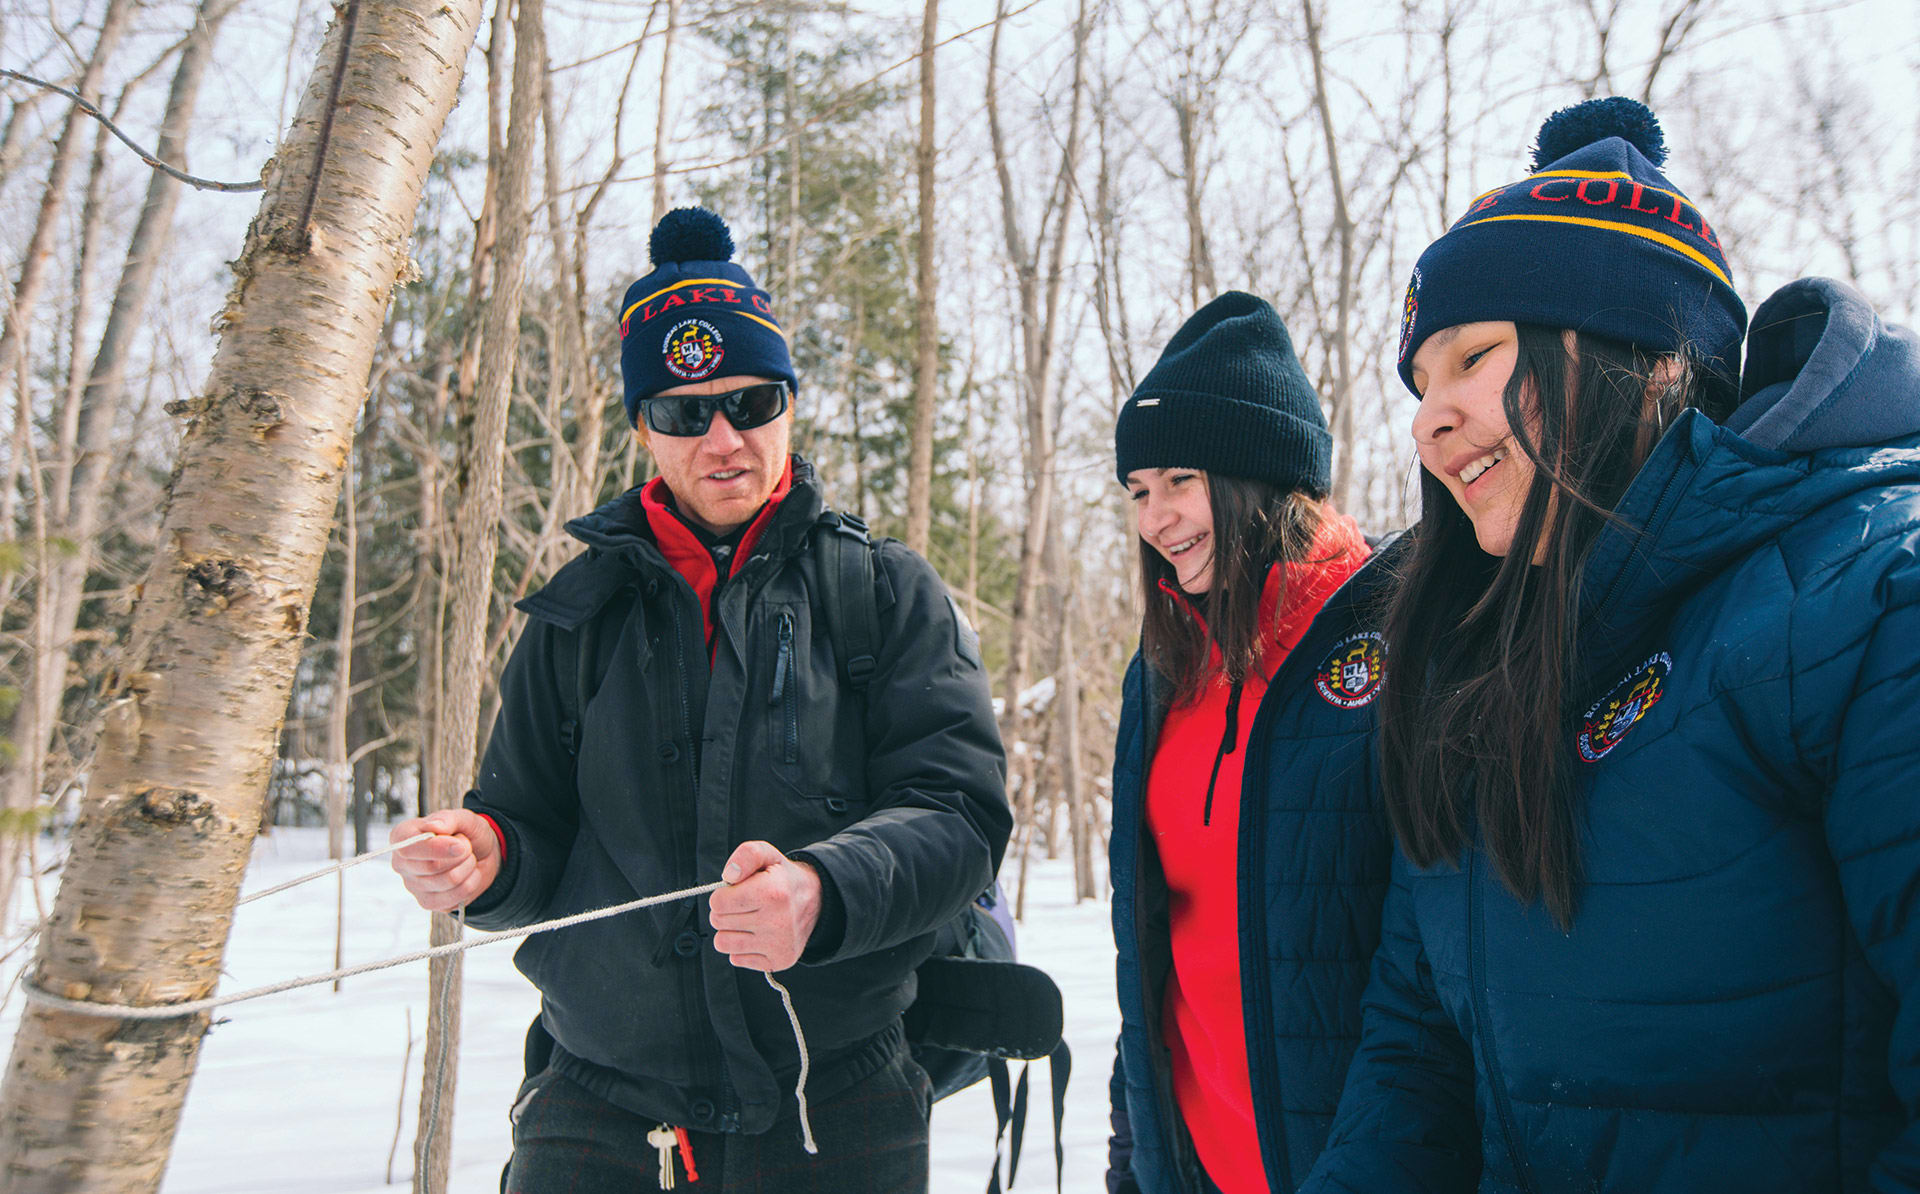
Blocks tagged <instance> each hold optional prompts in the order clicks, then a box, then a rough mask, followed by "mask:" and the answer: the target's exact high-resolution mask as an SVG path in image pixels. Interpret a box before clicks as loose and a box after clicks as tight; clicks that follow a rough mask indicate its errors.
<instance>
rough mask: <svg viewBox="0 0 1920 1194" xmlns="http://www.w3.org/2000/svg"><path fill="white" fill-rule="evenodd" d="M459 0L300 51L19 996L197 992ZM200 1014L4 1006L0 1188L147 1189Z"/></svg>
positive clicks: (361, 384) (385, 5) (248, 839)
mask: <svg viewBox="0 0 1920 1194" xmlns="http://www.w3.org/2000/svg"><path fill="white" fill-rule="evenodd" d="M479 9H480V0H464V2H455V0H360V4H359V7H358V11H357V21H356V23H355V25H354V27H352V28H349V27H348V25H347V23H346V22H345V21H341V22H337V23H336V25H335V27H334V28H333V29H332V30H331V31H330V33H329V35H328V38H327V41H326V43H325V45H324V46H323V49H322V62H323V63H325V64H327V65H326V66H324V67H323V68H322V69H319V70H316V71H315V73H314V77H313V79H312V81H311V82H310V83H309V85H308V87H307V90H306V94H305V97H304V98H303V99H302V101H301V104H300V108H299V111H298V113H297V115H296V116H295V119H294V124H293V127H292V129H291V130H290V132H289V135H288V137H287V140H286V143H285V144H284V146H283V147H282V150H281V152H280V153H279V154H278V155H277V157H276V158H275V164H274V167H273V170H272V175H271V178H270V181H269V183H268V186H267V190H266V193H265V197H264V199H263V201H262V204H261V210H260V214H259V216H258V217H257V218H256V219H255V221H254V223H253V226H252V228H251V229H250V230H249V232H248V236H247V244H246V246H245V249H244V250H243V251H242V253H241V255H240V257H239V258H238V260H237V261H236V262H235V263H234V272H235V275H236V279H237V280H236V282H235V285H234V289H233V292H232V294H231V295H230V297H229V300H228V304H227V307H226V309H225V310H224V311H223V313H222V316H221V328H222V332H223V335H222V338H221V342H220V348H219V351H218V353H217V354H216V356H215V358H214V363H213V368H212V370H211V373H210V375H209V377H208V379H207V382H206V386H205V389H204V391H203V392H202V393H201V394H200V395H198V396H196V397H195V398H193V399H192V400H191V401H187V402H183V403H180V404H178V405H177V407H176V409H177V410H178V412H179V413H181V414H184V415H187V416H189V423H188V427H187V430H186V434H185V438H184V441H183V443H182V445H181V448H180V454H179V461H178V466H177V470H176V472H175V474H174V478H173V481H172V484H171V486H170V500H169V504H168V507H167V513H166V518H165V520H164V526H163V529H162V533H161V536H160V539H159V542H158V545H157V547H156V550H155V554H154V558H153V562H152V565H151V567H150V568H149V569H148V572H147V575H146V579H145V581H144V583H143V584H142V586H141V592H140V597H139V599H138V602H137V604H136V606H135V610H134V615H133V626H132V633H131V643H130V645H129V648H128V650H127V652H126V653H125V655H124V657H123V659H122V663H121V666H120V667H119V668H118V669H117V671H116V673H115V674H114V676H113V678H112V683H111V687H110V689H109V697H110V699H111V700H112V702H113V707H112V710H111V713H110V716H109V720H108V722H107V730H106V734H105V736H104V738H103V740H102V743H101V746H100V750H99V756H98V760H97V762H96V764H95V768H94V775H93V781H92V788H91V790H90V791H89V793H88V795H87V799H86V801H85V804H84V807H83V810H82V814H81V819H80V823H79V824H78V826H77V827H76V828H75V831H74V844H73V850H72V856H71V860H70V862H69V864H68V868H67V873H66V877H65V879H64V881H63V882H62V884H61V887H60V894H59V897H58V899H57V901H56V903H55V905H54V908H53V911H52V914H51V916H50V919H49V922H48V924H47V927H46V929H45V931H44V932H43V933H42V934H41V938H40V944H39V948H38V954H37V955H36V965H35V969H34V972H33V979H32V981H33V982H34V984H35V985H36V986H37V987H38V988H39V989H40V990H44V991H46V992H49V993H51V994H54V995H57V996H62V997H65V998H68V999H73V1000H80V1001H87V1002H95V1003H139V1004H145V1005H153V1004H167V1003H174V1002H181V1001H188V1000H193V999H198V998H200V997H202V996H204V995H206V994H207V992H208V991H210V990H211V989H212V988H213V986H214V984H215V983H216V982H217V981H218V980H219V975H220V964H221V957H222V954H223V953H224V949H225V942H226V938H227V931H228V928H229V925H230V923H231V920H232V915H233V905H234V899H235V896H236V895H237V894H238V890H239V885H240V878H241V875H242V872H243V871H244V869H245V864H246V860H247V855H248V853H249V851H250V850H251V848H252V844H253V838H254V832H255V829H256V827H257V826H258V824H259V822H260V808H261V803H262V800H263V797H264V794H265V788H266V781H267V776H268V773H269V769H270V767H271V765H272V759H273V756H274V741H275V736H276V732H277V730H278V728H279V721H280V718H281V716H282V714H283V712H284V710H285V708H286V698H287V693H288V690H289V689H290V687H291V685H292V682H293V674H294V669H295V666H296V664H297V662H298V659H299V653H300V646H301V643H302V640H303V639H304V637H305V633H306V622H307V607H308V604H309V602H310V600H311V599H312V596H313V590H314V585H315V582H316V581H317V579H318V576H319V568H320V559H321V556H322V554H323V553H324V551H325V548H326V541H327V528H328V524H329V523H330V522H331V521H332V517H331V515H332V510H333V507H334V502H335V499H336V497H337V494H338V492H339V485H340V476H341V470H342V467H343V465H344V463H345V461H346V456H347V453H348V451H349V450H350V444H351V436H352V427H353V414H354V411H355V409H356V408H357V407H358V406H359V404H360V402H361V401H362V399H363V398H364V397H365V384H366V379H367V375H368V369H369V366H370V365H371V362H372V354H373V348H374V343H375V340H376V337H377V334H378V331H379V327H380V323H381V315H382V312H383V311H384V310H385V307H386V303H387V297H388V294H389V291H390V290H391V288H392V286H393V283H394V279H395V278H396V277H397V276H398V274H399V272H400V267H401V265H402V264H403V263H404V262H405V261H406V260H407V245H408V239H409V234H410V232H411V223H412V218H413V212H414V208H415V207H416V205H417V204H418V201H419V196H420V190H421V186H422V185H423V183H424V181H425V178H426V175H427V169H428V166H429V164H430V158H431V155H432V150H433V146H434V145H435V143H436V142H437V141H438V139H439V134H440V129H441V126H442V124H443V123H444V122H445V120H446V116H447V113H448V111H449V110H451V108H452V106H453V102H454V99H455V97H456V95H457V93H458V87H459V80H460V72H461V67H462V65H463V63H464V62H465V59H466V53H467V47H468V46H469V44H471V42H472V39H473V35H474V31H475V29H476V28H477V27H478V24H479V16H480V13H479ZM347 11H349V12H351V11H353V10H347ZM396 63H404V64H405V69H404V70H396V69H395V64H396ZM207 1024H208V1019H207V1017H206V1015H204V1014H200V1015H193V1016H181V1017H177V1018H173V1019H166V1020H156V1021H151V1022H128V1021H120V1020H115V1019H110V1018H109V1019H99V1018H95V1017H93V1016H88V1015H80V1014H76V1013H73V1012H68V1011H59V1010H54V1009H52V1008H50V1007H47V1006H44V1005H39V1004H36V1005H34V1006H32V1007H30V1008H28V1010H27V1012H26V1014H25V1015H24V1016H23V1018H22V1020H21V1024H20V1030H19V1034H18V1036H17V1038H16V1040H15V1044H14V1050H13V1055H12V1059H11V1061H10V1062H9V1065H8V1068H7V1074H6V1079H5V1084H4V1087H0V1190H4V1191H6V1192H7V1194H30V1192H31V1194H38V1192H42V1191H46V1192H51V1191H68V1190H75V1189H86V1190H90V1191H102V1192H106V1194H117V1192H120V1191H146V1190H152V1189H154V1188H156V1187H157V1186H158V1184H159V1181H160V1177H161V1174H162V1172H163V1171H164V1170H165V1167H166V1162H167V1154H168V1150H169V1147H170V1145H171V1141H172V1138H173V1132H174V1128H175V1126H176V1124H177V1123H178V1119H179V1113H180V1108H181V1105H182V1102H183V1100H184V1098H185V1095H186V1090H187V1081H188V1078H189V1077H190V1076H191V1074H192V1072H193V1068H194V1063H195V1060H196V1059H197V1057H198V1053H199V1043H200V1039H201V1037H202V1036H203V1035H204V1033H205V1032H206V1030H207Z"/></svg>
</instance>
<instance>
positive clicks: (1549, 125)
mask: <svg viewBox="0 0 1920 1194" xmlns="http://www.w3.org/2000/svg"><path fill="white" fill-rule="evenodd" d="M1608 137H1618V138H1620V139H1621V140H1622V141H1625V142H1626V143H1627V144H1629V145H1631V146H1633V147H1634V148H1635V149H1637V150H1639V151H1640V156H1641V157H1644V158H1646V159H1647V161H1648V162H1649V163H1651V164H1652V165H1654V166H1662V165H1665V164H1666V160H1667V137H1666V134H1665V133H1664V132H1662V131H1661V129H1660V120H1659V118H1658V117H1656V116H1655V115H1654V114H1653V110H1652V109H1651V108H1648V107H1647V106H1646V105H1645V104H1643V103H1641V102H1640V101H1638V100H1631V99H1628V98H1627V97H1626V96H1624V95H1609V96H1605V97H1603V98H1601V99H1591V100H1587V101H1586V102H1584V103H1578V104H1573V105H1571V106H1570V107H1565V108H1562V109H1560V110H1559V111H1558V112H1555V113H1554V114H1553V115H1551V116H1549V117H1547V118H1546V120H1545V121H1543V122H1541V125H1540V132H1539V134H1538V135H1536V136H1535V137H1534V141H1533V145H1534V149H1533V165H1532V167H1531V168H1532V169H1533V170H1535V171H1540V170H1545V169H1546V168H1547V167H1548V166H1550V165H1552V164H1553V163H1554V162H1557V161H1559V160H1560V159H1561V158H1563V157H1566V156H1567V155H1568V154H1572V153H1577V152H1579V151H1580V150H1582V149H1585V148H1586V147H1587V146H1589V145H1593V144H1595V143H1597V142H1600V141H1605V140H1606V139H1607V138H1608Z"/></svg>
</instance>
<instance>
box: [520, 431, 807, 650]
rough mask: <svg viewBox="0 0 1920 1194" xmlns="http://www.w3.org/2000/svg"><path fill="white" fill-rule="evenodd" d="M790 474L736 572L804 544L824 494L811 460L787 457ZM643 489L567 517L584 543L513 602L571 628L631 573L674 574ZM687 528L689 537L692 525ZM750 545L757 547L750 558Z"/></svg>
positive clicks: (788, 553)
mask: <svg viewBox="0 0 1920 1194" xmlns="http://www.w3.org/2000/svg"><path fill="white" fill-rule="evenodd" d="M788 475H789V477H790V478H791V481H790V484H789V487H788V490H787V494H786V497H785V498H784V499H782V500H781V501H780V502H779V503H778V504H777V505H776V504H774V503H772V502H769V503H768V506H767V508H766V509H764V510H762V511H761V514H760V515H759V519H760V520H763V521H762V524H761V526H760V529H759V531H758V539H757V540H756V541H755V542H753V543H751V544H749V543H747V542H746V541H745V540H744V539H743V540H742V544H741V551H740V557H741V558H740V559H739V560H738V561H737V562H736V564H735V568H734V570H735V573H736V574H739V573H741V572H744V571H746V570H747V568H748V567H749V566H756V565H757V564H758V562H759V561H763V560H767V559H772V560H775V561H779V560H785V559H787V558H789V557H791V556H793V555H796V554H798V553H799V552H800V551H802V550H803V549H804V548H805V547H806V543H807V533H808V531H809V530H810V529H811V528H812V526H813V524H814V522H815V521H816V520H817V519H818V518H819V517H820V512H821V511H822V510H823V509H825V500H824V499H823V497H822V495H821V493H820V488H819V485H818V483H817V482H816V481H815V479H814V472H813V466H812V465H811V464H809V463H807V461H806V460H805V459H804V458H803V457H801V456H799V455H795V456H793V457H792V458H791V460H790V461H789V464H788ZM651 484H652V482H648V485H651ZM646 491H647V485H636V486H634V487H633V488H632V489H629V490H627V491H626V492H625V493H622V494H620V495H618V496H617V497H614V498H612V499H610V500H608V501H607V502H605V503H603V504H602V505H601V506H600V507H599V508H598V509H596V510H594V511H592V512H591V513H588V514H584V515H581V516H580V517H579V518H576V519H573V520H572V521H570V522H568V523H567V525H566V531H567V533H568V534H569V535H572V536H573V537H574V538H575V539H578V540H579V541H580V542H581V543H584V544H585V545H586V547H587V550H586V551H585V552H583V553H582V554H580V555H578V556H575V557H574V558H573V559H572V560H570V561H568V562H567V564H566V565H565V566H563V567H562V568H561V569H560V570H559V571H558V572H556V573H555V574H554V576H553V578H552V579H551V580H549V581H548V582H547V583H546V584H545V585H544V586H542V587H541V588H540V589H539V590H538V591H536V592H534V593H532V594H530V595H528V596H527V597H525V598H523V599H522V600H521V601H519V602H518V603H517V608H519V609H520V610H522V611H523V612H525V613H526V614H528V615H529V616H532V617H536V618H540V619H543V620H545V621H548V622H553V623H555V624H556V625H559V626H561V627H563V628H566V629H572V628H573V627H576V626H578V625H580V624H581V623H582V622H584V621H586V620H587V619H588V618H590V617H592V616H593V615H594V614H595V613H597V612H598V611H599V609H600V607H601V606H603V605H605V604H606V603H607V601H608V600H609V599H611V598H612V596H613V595H614V594H615V593H617V592H619V590H620V589H621V588H623V587H625V586H627V585H629V584H631V583H633V581H634V579H635V577H636V575H637V576H638V577H639V578H641V579H642V580H654V579H662V580H664V579H666V578H667V577H669V576H671V575H674V574H675V568H674V565H673V564H672V562H670V560H669V559H668V556H667V553H666V552H665V551H663V550H662V547H661V544H660V543H659V541H658V540H657V539H656V538H655V536H654V532H653V525H652V523H651V521H650V520H649V518H648V515H647V502H648V497H647V492H646ZM669 520H670V521H677V520H672V519H671V518H669ZM681 529H682V530H683V531H684V530H685V529H686V528H684V527H682V528H681ZM686 533H687V536H688V538H689V539H691V538H692V532H691V531H687V532H686ZM695 542H696V543H697V540H696V541H695ZM702 550H703V551H704V549H702ZM749 550H751V551H752V552H753V553H754V554H753V555H752V556H750V557H749V556H748V555H747V552H748V551H749Z"/></svg>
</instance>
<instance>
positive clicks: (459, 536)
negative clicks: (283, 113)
mask: <svg viewBox="0 0 1920 1194" xmlns="http://www.w3.org/2000/svg"><path fill="white" fill-rule="evenodd" d="M545 19H546V18H545V5H544V0H517V4H516V11H515V16H514V24H513V95H512V98H511V112H510V115H509V117H508V126H507V144H506V153H505V156H504V158H503V160H502V161H501V164H500V171H499V188H500V189H499V192H498V194H497V195H496V197H495V201H496V211H497V212H498V213H499V239H498V241H497V243H496V244H495V246H494V271H493V272H494V278H493V293H492V294H490V295H489V296H488V298H487V303H486V309H485V314H484V315H483V316H482V324H481V332H480V348H479V353H478V356H479V379H478V386H477V389H476V390H475V392H474V395H473V398H472V409H471V410H470V411H469V412H468V417H465V418H463V419H461V426H462V427H463V429H464V431H465V435H464V436H463V438H462V440H461V443H460V472H459V476H458V478H457V481H458V486H459V492H458V495H457V498H458V504H457V506H456V511H457V513H456V516H455V528H456V529H455V534H454V538H453V544H454V560H453V569H452V575H451V577H450V578H449V583H450V584H451V586H452V589H453V602H452V609H451V616H452V620H451V621H450V622H449V624H448V630H447V637H448V643H447V649H446V659H447V673H446V681H445V685H444V687H443V688H442V690H441V699H442V701H443V702H444V703H443V705H442V708H441V711H440V718H439V723H438V727H437V728H438V733H439V745H438V746H437V748H436V752H435V753H436V755H437V756H438V760H439V768H438V771H437V772H436V773H435V776H434V788H433V791H432V793H431V794H430V795H429V797H428V800H427V805H428V808H429V809H430V810H431V809H443V808H455V807H458V806H459V804H460V799H461V797H462V795H464V794H465V792H466V791H467V789H468V788H469V787H471V786H472V784H473V773H474V753H475V744H476V742H477V741H478V737H479V718H480V691H481V686H482V683H483V680H484V678H485V676H486V673H487V671H488V670H489V668H488V653H487V652H486V651H485V650H484V649H483V648H484V646H485V643H486V641H487V631H488V628H489V610H490V608H491V606H492V599H493V563H494V557H495V551H496V548H497V546H498V543H499V523H500V491H501V468H502V460H503V457H504V454H505V451H506V435H507V406H508V403H509V400H510V399H511V397H512V392H513V376H514V366H515V362H516V361H517V359H518V357H519V352H520V292H521V286H522V283H523V280H524V279H525V277H526V255H527V223H528V221H527V219H526V216H525V214H524V213H525V212H526V210H527V195H528V191H529V184H530V179H531V176H532V173H533V147H534V138H535V136H536V134H537V132H538V129H539V125H540V109H541V106H542V98H543V93H544V91H545V86H546V59H547V47H546V31H545V29H546V26H545ZM459 937H460V924H459V922H458V921H456V920H455V919H454V918H453V917H451V916H447V915H445V914H440V913H436V914H435V915H434V916H433V928H432V933H431V938H432V942H433V944H435V945H442V944H446V943H448V942H452V941H457V940H459ZM460 961H461V959H460V955H458V954H453V955H449V956H447V957H444V958H435V959H434V960H433V962H432V963H430V967H429V974H428V983H427V989H428V1004H427V1009H428V1010H427V1045H426V1052H425V1053H423V1054H422V1072H421V1076H422V1082H423V1085H422V1089H421V1098H420V1129H419V1135H418V1137H417V1138H416V1141H415V1145H414V1161H415V1167H414V1175H413V1189H414V1191H415V1194H443V1192H444V1191H445V1190H446V1188H447V1168H448V1163H449V1161H450V1159H451V1157H452V1153H453V1087H454V1082H455V1078H456V1074H457V1070H458V1061H459V1044H460V999H459V986H460V978H461V973H462V970H461V965H460Z"/></svg>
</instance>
